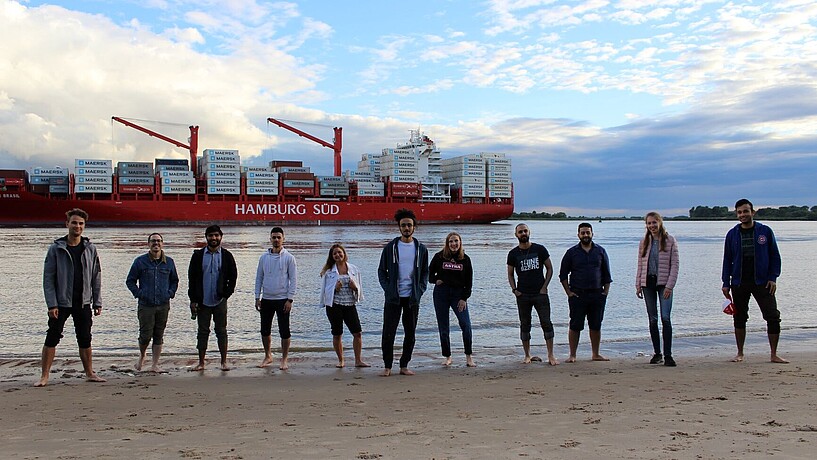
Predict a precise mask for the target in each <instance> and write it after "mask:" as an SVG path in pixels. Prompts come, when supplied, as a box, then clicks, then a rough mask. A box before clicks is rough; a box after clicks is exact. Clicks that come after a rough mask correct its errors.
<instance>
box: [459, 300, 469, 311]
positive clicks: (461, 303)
mask: <svg viewBox="0 0 817 460" xmlns="http://www.w3.org/2000/svg"><path fill="white" fill-rule="evenodd" d="M467 307H468V303H467V302H466V301H464V300H460V301H459V302H457V311H459V312H462V311H463V310H465V309H466V308H467Z"/></svg>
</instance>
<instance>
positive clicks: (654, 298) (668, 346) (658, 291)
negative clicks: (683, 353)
mask: <svg viewBox="0 0 817 460" xmlns="http://www.w3.org/2000/svg"><path fill="white" fill-rule="evenodd" d="M641 293H642V294H643V295H644V302H645V303H646V304H647V316H648V317H649V319H650V338H651V339H652V348H653V351H654V352H655V353H656V354H658V353H661V337H660V336H659V334H658V305H659V303H660V305H661V328H662V329H663V334H664V356H672V320H671V319H670V312H671V311H672V294H670V296H669V298H668V299H665V298H664V286H657V287H656V288H655V289H651V288H648V287H644V286H642V287H641Z"/></svg>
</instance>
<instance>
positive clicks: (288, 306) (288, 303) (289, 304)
mask: <svg viewBox="0 0 817 460" xmlns="http://www.w3.org/2000/svg"><path fill="white" fill-rule="evenodd" d="M284 311H285V312H287V313H289V312H290V311H292V301H291V300H287V301H286V302H284Z"/></svg>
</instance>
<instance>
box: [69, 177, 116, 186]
mask: <svg viewBox="0 0 817 460" xmlns="http://www.w3.org/2000/svg"><path fill="white" fill-rule="evenodd" d="M76 182H77V184H86V185H91V184H94V185H111V184H113V176H76Z"/></svg>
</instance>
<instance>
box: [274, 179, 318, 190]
mask: <svg viewBox="0 0 817 460" xmlns="http://www.w3.org/2000/svg"><path fill="white" fill-rule="evenodd" d="M282 185H283V186H284V187H290V188H297V187H314V186H315V182H314V181H309V180H284V181H283V184H282Z"/></svg>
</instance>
